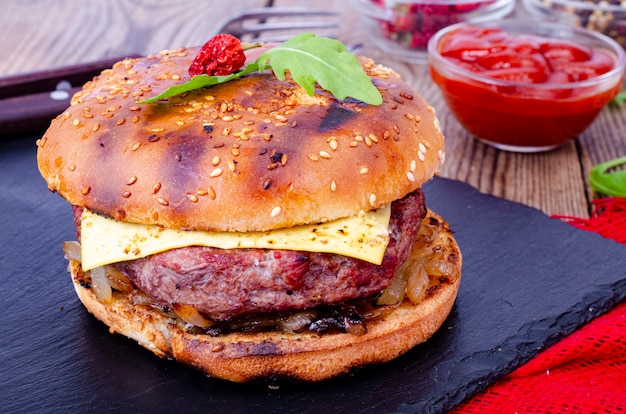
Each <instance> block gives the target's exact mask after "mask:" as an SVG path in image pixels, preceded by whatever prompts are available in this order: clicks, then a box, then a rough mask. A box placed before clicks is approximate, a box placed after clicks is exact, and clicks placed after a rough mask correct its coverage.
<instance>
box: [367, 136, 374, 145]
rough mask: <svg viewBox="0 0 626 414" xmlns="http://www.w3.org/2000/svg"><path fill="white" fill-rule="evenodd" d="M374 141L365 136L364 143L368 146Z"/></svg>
mask: <svg viewBox="0 0 626 414" xmlns="http://www.w3.org/2000/svg"><path fill="white" fill-rule="evenodd" d="M373 144H374V143H373V142H372V139H371V138H370V137H369V136H366V137H365V145H367V146H368V147H371V146H372V145H373Z"/></svg>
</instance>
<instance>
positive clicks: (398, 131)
mask: <svg viewBox="0 0 626 414" xmlns="http://www.w3.org/2000/svg"><path fill="white" fill-rule="evenodd" d="M392 128H393V132H395V133H396V134H399V133H400V127H398V125H394V126H393V127H392Z"/></svg>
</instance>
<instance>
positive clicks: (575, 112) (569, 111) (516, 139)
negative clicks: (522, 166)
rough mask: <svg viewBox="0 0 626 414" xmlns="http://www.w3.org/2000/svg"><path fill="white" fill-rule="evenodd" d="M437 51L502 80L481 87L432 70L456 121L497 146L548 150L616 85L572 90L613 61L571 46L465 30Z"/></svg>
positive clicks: (576, 130)
mask: <svg viewBox="0 0 626 414" xmlns="http://www.w3.org/2000/svg"><path fill="white" fill-rule="evenodd" d="M438 50H439V52H440V54H441V56H442V57H443V58H444V59H446V60H447V61H448V62H450V63H451V64H453V65H454V66H458V67H461V68H464V69H466V70H468V71H470V72H472V73H475V74H477V75H481V76H484V77H488V78H491V79H496V80H500V81H503V82H496V83H495V84H494V83H488V82H481V81H480V80H477V79H475V78H471V79H470V78H468V77H467V76H465V75H462V74H458V73H452V72H450V71H448V70H446V69H442V67H441V65H439V64H434V65H433V64H431V68H430V71H431V76H432V78H433V80H434V81H435V82H436V83H437V84H438V85H439V87H440V88H441V90H442V92H443V95H444V98H445V99H446V102H447V103H448V105H449V107H450V109H451V111H452V112H453V113H454V114H455V116H456V117H457V119H458V120H459V122H461V124H463V125H464V126H465V128H466V129H467V130H468V131H469V132H471V133H472V134H474V135H476V136H478V137H479V138H482V139H483V140H487V141H490V142H492V143H494V144H496V145H498V144H501V145H503V146H510V147H534V148H538V149H540V148H542V149H547V148H549V147H555V146H557V145H559V144H561V143H563V142H565V141H568V140H570V139H571V138H574V137H576V136H577V135H579V134H580V133H581V132H583V131H584V130H585V129H586V128H587V127H588V126H589V124H591V122H592V121H593V120H594V119H595V117H596V116H597V115H598V113H599V112H600V110H601V109H602V108H603V107H604V106H605V105H606V104H607V103H608V102H609V101H610V100H611V99H613V98H614V97H615V95H616V94H617V93H618V92H619V89H620V86H621V79H620V80H619V82H614V84H610V85H606V82H603V83H601V84H600V85H583V84H577V83H578V82H581V81H586V80H589V79H593V78H596V77H598V76H600V75H602V74H604V73H607V72H609V71H610V70H611V69H613V68H614V67H615V63H616V58H614V57H613V55H611V54H609V53H608V52H605V51H602V50H599V49H592V48H589V47H585V46H583V45H580V44H577V43H575V42H573V41H569V40H563V39H552V38H547V37H541V36H536V35H527V34H510V33H507V32H506V31H504V30H503V29H501V28H497V27H473V26H465V27H461V28H459V29H457V30H455V31H453V32H450V33H449V34H447V35H445V36H444V37H443V38H442V39H441V41H440V42H439V45H438ZM508 82H515V83H514V84H513V83H508ZM548 84H549V86H548ZM570 86H571V87H570Z"/></svg>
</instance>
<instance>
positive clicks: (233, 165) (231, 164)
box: [228, 160, 237, 172]
mask: <svg viewBox="0 0 626 414" xmlns="http://www.w3.org/2000/svg"><path fill="white" fill-rule="evenodd" d="M228 169H229V170H230V171H231V172H235V171H237V164H236V163H235V161H233V160H228Z"/></svg>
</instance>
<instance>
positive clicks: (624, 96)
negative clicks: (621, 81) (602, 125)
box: [609, 91, 626, 107]
mask: <svg viewBox="0 0 626 414" xmlns="http://www.w3.org/2000/svg"><path fill="white" fill-rule="evenodd" d="M625 101H626V92H625V91H622V92H620V93H618V94H617V95H616V96H615V98H613V99H612V100H611V102H609V105H610V106H613V107H617V106H619V105H620V104H621V103H622V102H625Z"/></svg>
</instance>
